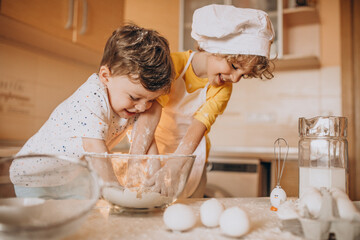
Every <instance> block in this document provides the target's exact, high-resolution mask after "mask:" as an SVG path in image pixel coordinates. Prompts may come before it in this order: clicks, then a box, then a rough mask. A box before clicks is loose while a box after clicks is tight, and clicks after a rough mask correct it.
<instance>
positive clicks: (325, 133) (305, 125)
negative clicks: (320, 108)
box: [299, 116, 347, 137]
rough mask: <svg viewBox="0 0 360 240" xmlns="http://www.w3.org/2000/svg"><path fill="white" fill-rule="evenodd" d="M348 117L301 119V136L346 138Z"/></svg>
mask: <svg viewBox="0 0 360 240" xmlns="http://www.w3.org/2000/svg"><path fill="white" fill-rule="evenodd" d="M346 130H347V118H346V117H335V116H327V117H322V116H318V117H314V118H308V119H306V118H299V135H300V136H302V137H346V135H347V134H346Z"/></svg>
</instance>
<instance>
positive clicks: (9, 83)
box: [0, 38, 97, 141]
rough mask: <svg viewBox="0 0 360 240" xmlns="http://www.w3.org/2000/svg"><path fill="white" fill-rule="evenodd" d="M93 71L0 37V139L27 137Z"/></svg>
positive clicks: (22, 138)
mask: <svg viewBox="0 0 360 240" xmlns="http://www.w3.org/2000/svg"><path fill="white" fill-rule="evenodd" d="M96 70H97V67H91V66H89V65H86V64H81V63H79V62H76V61H69V59H64V58H62V57H59V56H56V55H53V54H49V53H46V52H43V51H37V50H35V49H33V48H31V47H28V46H25V45H19V44H16V43H11V42H8V41H4V40H3V39H2V38H0V139H1V140H11V141H13V140H15V141H16V140H21V141H24V140H26V139H28V138H29V137H31V136H32V135H33V134H34V133H35V132H36V131H37V130H38V129H39V128H40V127H41V125H42V124H43V123H44V122H45V121H46V119H47V118H48V117H49V115H50V113H51V112H52V110H53V109H54V108H55V107H56V106H57V105H58V104H59V103H61V102H62V101H63V100H65V98H67V97H68V96H70V95H71V94H72V93H73V92H74V91H75V90H76V89H77V88H78V87H79V86H80V85H81V84H82V83H83V82H85V81H86V79H87V78H88V76H89V75H90V74H91V73H93V72H95V71H96Z"/></svg>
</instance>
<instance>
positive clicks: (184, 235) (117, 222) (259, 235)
mask: <svg viewBox="0 0 360 240" xmlns="http://www.w3.org/2000/svg"><path fill="white" fill-rule="evenodd" d="M206 200H207V199H184V200H181V201H179V202H181V203H184V204H187V205H188V206H190V207H192V208H193V210H194V212H195V213H196V215H197V216H198V222H197V224H196V225H195V227H194V228H192V229H190V230H189V231H186V232H172V231H170V230H168V229H167V227H166V225H165V224H164V222H163V218H162V216H163V213H162V212H158V213H154V214H132V215H124V214H123V215H115V214H111V213H110V212H111V211H110V210H111V206H110V205H109V204H108V203H107V202H106V201H104V200H100V201H99V202H98V203H97V205H96V207H95V208H94V209H93V210H92V212H91V213H90V215H89V217H88V219H87V220H86V222H85V223H84V224H83V225H82V226H81V228H80V229H79V230H78V231H77V232H76V233H75V234H73V235H71V236H68V237H67V238H65V240H82V239H88V240H90V239H101V240H109V239H126V240H148V239H156V240H165V239H166V240H167V239H171V240H176V239H179V240H180V239H181V240H187V239H189V240H201V239H204V240H212V239H214V240H222V239H224V240H229V239H234V238H229V237H226V236H224V235H223V234H222V233H221V230H220V228H219V227H217V228H207V227H205V226H203V225H202V224H201V221H200V218H199V212H200V206H201V204H202V203H203V202H204V201H206ZM218 200H219V201H220V202H221V203H223V204H224V206H225V207H226V208H228V207H233V206H239V207H241V208H243V209H244V210H246V211H247V212H248V214H249V216H250V220H251V230H250V232H249V233H248V234H247V235H246V236H244V237H243V238H241V239H257V240H259V239H261V240H266V239H274V240H275V239H276V240H281V239H284V240H285V239H286V240H288V239H294V240H296V239H302V238H299V237H296V236H294V235H292V234H291V233H289V232H286V231H282V230H281V221H280V219H279V218H278V217H277V215H276V213H275V212H272V211H270V200H269V198H220V199H218Z"/></svg>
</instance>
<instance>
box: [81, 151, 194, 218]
mask: <svg viewBox="0 0 360 240" xmlns="http://www.w3.org/2000/svg"><path fill="white" fill-rule="evenodd" d="M87 159H88V160H89V161H90V162H91V163H92V166H93V168H94V169H96V170H97V172H98V174H99V175H100V176H101V177H102V179H106V180H105V182H106V183H105V186H104V187H103V190H102V195H103V197H104V198H105V199H106V200H107V201H109V202H110V203H112V204H114V206H115V209H117V210H118V211H120V212H123V211H125V212H151V211H155V210H159V209H163V208H165V207H166V206H168V205H169V204H171V203H173V202H174V201H175V200H176V199H177V197H178V196H179V195H180V194H181V193H182V191H183V190H184V187H185V185H186V183H187V180H188V176H189V174H190V172H191V169H192V166H193V163H194V160H195V156H193V155H129V154H89V155H87ZM106 162H108V163H111V164H110V165H111V166H112V170H111V171H104V163H106ZM109 174H110V175H111V174H115V176H116V178H114V179H115V181H116V182H114V181H113V182H111V180H109V179H111V177H109Z"/></svg>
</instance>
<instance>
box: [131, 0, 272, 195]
mask: <svg viewBox="0 0 360 240" xmlns="http://www.w3.org/2000/svg"><path fill="white" fill-rule="evenodd" d="M191 36H192V37H193V38H194V39H195V40H196V41H197V43H198V49H199V51H198V52H192V51H186V52H178V53H172V56H171V57H172V60H173V63H174V66H175V72H176V77H175V79H176V80H175V81H174V82H173V83H172V88H171V92H170V94H168V95H164V96H162V97H160V98H158V99H157V103H155V104H154V105H153V107H152V108H151V109H150V111H148V112H147V113H145V114H142V115H141V116H140V118H139V120H138V122H137V124H136V126H135V127H134V129H133V137H132V138H133V139H132V140H133V143H132V148H131V149H130V152H131V153H138V154H144V153H148V154H157V153H158V152H159V153H161V154H164V153H175V154H194V155H196V160H195V163H194V165H193V168H192V171H191V174H190V176H189V180H188V183H187V185H186V187H185V190H184V192H183V194H182V197H190V196H191V197H202V196H203V194H204V189H205V184H206V171H205V163H206V159H207V155H208V153H209V149H210V141H209V139H208V136H207V134H208V133H209V131H210V127H211V125H212V124H213V123H214V122H215V119H216V117H217V116H218V115H219V114H222V113H223V111H224V110H225V108H226V105H227V103H228V101H229V99H230V96H231V91H232V84H233V83H237V82H239V81H240V80H241V79H242V78H261V79H263V78H265V79H271V78H272V77H273V75H272V72H271V68H270V62H271V61H270V59H269V53H270V46H271V44H272V42H273V39H274V30H273V26H272V23H271V21H270V20H269V17H268V15H267V14H266V13H265V12H263V11H261V10H255V9H242V8H236V7H234V6H231V5H215V4H214V5H208V6H205V7H202V8H199V9H197V10H196V11H195V12H194V15H193V23H192V32H191ZM160 116H161V117H160ZM156 126H157V128H156ZM155 129H156V132H155ZM184 165H186V163H185V162H183V163H181V162H179V163H178V164H176V166H174V164H169V166H167V167H169V168H173V171H174V172H176V171H179V169H181V168H182V167H183V166H184ZM164 174H165V171H159V172H157V173H156V174H155V175H154V176H153V178H152V179H150V180H149V182H148V184H149V186H152V187H153V190H155V191H159V192H161V193H166V192H167V191H168V189H167V188H168V187H169V186H167V184H168V182H169V181H164V179H165V178H166V176H165V175H164ZM172 179H174V178H172ZM170 184H172V186H176V185H177V183H176V182H175V183H174V182H171V183H170Z"/></svg>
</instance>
